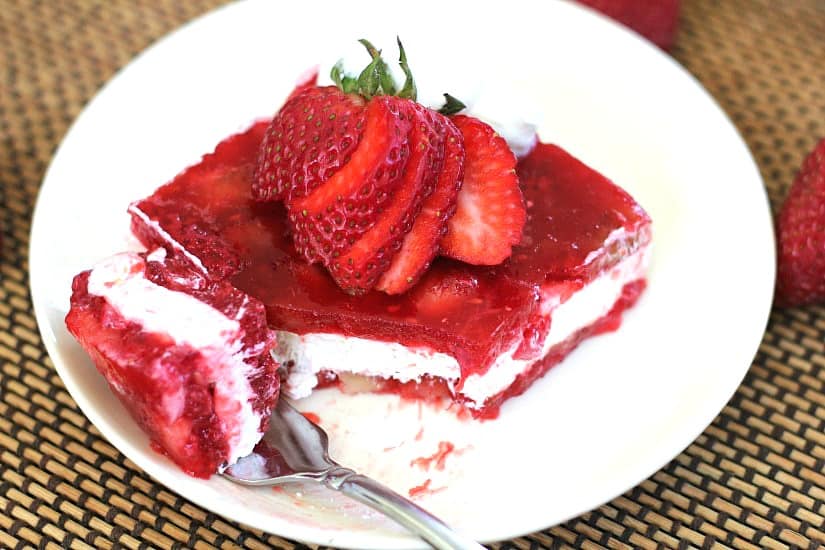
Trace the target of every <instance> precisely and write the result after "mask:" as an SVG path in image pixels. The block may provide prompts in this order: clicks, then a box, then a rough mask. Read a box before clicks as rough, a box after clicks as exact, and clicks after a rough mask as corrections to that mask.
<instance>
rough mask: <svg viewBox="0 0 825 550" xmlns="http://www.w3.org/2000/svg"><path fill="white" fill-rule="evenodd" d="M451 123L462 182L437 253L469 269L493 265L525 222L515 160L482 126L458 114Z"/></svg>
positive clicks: (508, 250) (506, 254)
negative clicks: (460, 151)
mask: <svg viewBox="0 0 825 550" xmlns="http://www.w3.org/2000/svg"><path fill="white" fill-rule="evenodd" d="M452 121H453V123H454V124H455V125H456V126H457V127H458V129H459V130H460V131H461V134H462V135H463V136H464V149H465V151H466V157H465V160H464V183H463V184H462V187H461V191H459V193H458V205H457V207H456V212H455V214H454V215H453V217H452V218H450V220H449V222H448V223H447V234H446V235H444V238H443V239H441V243H440V246H441V253H442V254H443V255H444V256H449V257H450V258H455V259H457V260H461V261H463V262H467V263H469V264H474V265H496V264H499V263H501V262H503V261H504V260H505V259H506V258H508V257H509V256H510V254H511V252H512V247H513V245H515V244H518V242H519V241H520V240H521V232H522V229H523V228H524V223H525V221H526V219H527V212H526V210H525V207H524V199H523V198H522V195H521V189H520V188H519V180H518V176H517V175H516V157H515V156H514V155H513V152H512V151H511V150H510V148H509V147H508V146H507V142H506V141H504V139H503V138H502V137H501V136H499V135H498V134H496V132H495V130H493V129H492V128H491V127H490V126H489V125H488V124H486V123H484V122H482V121H480V120H478V119H476V118H473V117H469V116H464V115H456V116H454V117H452Z"/></svg>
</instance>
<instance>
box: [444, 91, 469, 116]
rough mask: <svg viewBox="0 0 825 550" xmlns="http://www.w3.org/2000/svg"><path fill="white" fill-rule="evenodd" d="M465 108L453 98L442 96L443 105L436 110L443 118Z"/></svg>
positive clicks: (447, 95)
mask: <svg viewBox="0 0 825 550" xmlns="http://www.w3.org/2000/svg"><path fill="white" fill-rule="evenodd" d="M466 108H467V106H466V105H464V103H462V102H461V101H460V100H458V99H456V98H454V97H453V96H451V95H450V94H444V105H443V106H442V107H441V108H440V109H439V110H438V112H439V113H441V114H442V115H444V116H450V115H454V114H456V113H458V112H459V111H461V110H463V109H466Z"/></svg>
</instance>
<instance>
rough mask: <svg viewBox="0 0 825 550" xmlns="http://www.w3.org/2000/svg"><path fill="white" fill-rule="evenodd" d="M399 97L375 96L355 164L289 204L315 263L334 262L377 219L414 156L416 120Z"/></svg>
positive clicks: (300, 240) (302, 247)
mask: <svg viewBox="0 0 825 550" xmlns="http://www.w3.org/2000/svg"><path fill="white" fill-rule="evenodd" d="M398 102H399V100H398V99H396V98H392V97H388V96H386V97H380V98H374V99H373V100H371V101H370V103H369V105H368V106H367V109H366V123H365V126H364V136H363V138H362V140H361V143H360V144H359V145H358V148H357V149H356V150H355V152H354V153H353V154H352V156H351V158H350V160H349V162H347V163H346V164H344V165H343V166H342V167H341V168H340V169H339V170H338V171H337V172H335V173H334V174H333V175H332V177H330V178H329V179H328V180H327V181H326V182H325V183H324V185H322V186H320V187H318V188H316V189H315V190H314V191H313V192H312V193H310V194H309V195H307V196H306V197H303V198H298V199H295V200H293V201H292V202H290V203H289V205H288V206H289V221H290V226H291V227H292V230H293V234H294V238H295V247H296V248H297V250H298V251H299V252H300V253H301V254H302V255H303V256H304V257H305V258H306V259H307V260H308V261H309V262H310V263H314V262H320V263H322V264H323V265H325V266H330V265H331V264H332V262H333V261H334V260H335V258H338V257H339V256H341V255H342V254H343V253H344V252H345V251H346V250H348V249H349V248H350V247H351V246H352V245H353V244H354V243H355V242H356V241H357V240H358V239H359V238H360V237H361V236H362V235H363V234H364V233H365V232H367V231H368V230H369V229H370V228H371V227H372V226H373V225H374V224H375V222H376V219H377V217H378V215H379V213H380V212H381V211H382V210H383V209H384V208H385V206H386V205H387V203H388V202H389V200H390V198H391V196H392V194H393V192H394V190H395V189H396V188H397V186H398V183H399V182H400V181H401V176H402V174H403V173H404V167H405V165H406V164H407V160H408V159H409V157H410V152H409V151H410V146H409V143H408V142H407V135H408V134H409V132H410V126H411V118H410V116H409V114H408V113H407V112H406V110H405V111H403V112H402V111H401V110H399V107H398Z"/></svg>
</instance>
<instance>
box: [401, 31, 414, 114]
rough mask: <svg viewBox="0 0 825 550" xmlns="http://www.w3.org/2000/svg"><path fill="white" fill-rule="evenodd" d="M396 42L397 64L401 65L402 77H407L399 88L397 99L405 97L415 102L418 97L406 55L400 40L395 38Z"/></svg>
mask: <svg viewBox="0 0 825 550" xmlns="http://www.w3.org/2000/svg"><path fill="white" fill-rule="evenodd" d="M396 40H397V41H398V53H399V56H398V64H399V65H401V70H402V71H404V76H406V77H407V79H406V80H405V81H404V86H403V87H402V88H401V91H400V92H398V97H405V98H407V99H412V100H413V101H415V99H416V97H418V91H417V90H416V89H415V80H414V79H413V75H412V71H411V70H410V66H409V64H408V63H407V53H406V52H405V51H404V46H403V45H402V44H401V39H400V38H398V37H396Z"/></svg>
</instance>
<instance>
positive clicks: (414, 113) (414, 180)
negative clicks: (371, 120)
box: [324, 97, 444, 293]
mask: <svg viewBox="0 0 825 550" xmlns="http://www.w3.org/2000/svg"><path fill="white" fill-rule="evenodd" d="M382 99H386V101H387V102H389V103H391V104H394V106H395V108H396V110H397V111H398V112H399V113H402V114H403V115H404V116H405V118H407V119H408V120H411V121H412V124H411V129H410V132H409V136H408V142H409V149H410V156H409V161H408V162H407V164H406V166H405V168H404V171H403V174H402V176H401V181H400V182H399V184H398V186H397V187H396V189H395V190H394V191H393V192H392V195H391V197H390V200H389V202H388V203H387V206H386V208H385V209H383V210H382V211H380V213H379V216H378V218H377V220H376V221H375V223H374V225H372V227H371V228H370V229H369V231H367V232H366V233H364V234H363V235H362V236H361V237H360V238H359V239H358V240H357V241H356V242H355V243H354V244H353V245H352V246H351V247H350V248H349V249H348V250H347V251H346V253H344V254H342V255H341V256H340V257H339V258H337V259H335V260H334V261H333V262H332V264H330V265H329V266H328V267H329V270H330V273H331V274H332V277H333V278H334V279H335V282H336V283H338V286H340V287H341V288H343V289H344V290H346V291H348V292H351V293H360V292H364V291H366V290H369V289H371V288H372V287H373V286H374V285H375V283H376V282H377V280H378V277H379V276H381V274H382V273H384V271H386V270H387V268H388V267H389V265H390V262H391V261H392V259H393V257H394V256H395V255H396V253H397V252H398V250H399V249H400V248H401V243H402V242H403V240H404V237H405V236H406V235H407V233H409V231H410V229H411V228H412V224H413V221H414V220H415V219H416V216H417V215H418V213H419V211H420V210H421V205H422V204H423V202H424V200H425V199H426V198H427V197H428V196H430V195H431V194H432V192H433V190H434V188H435V184H436V181H437V179H438V174H439V173H440V172H441V168H442V165H443V161H444V140H443V135H442V133H441V132H440V128H439V126H438V124H437V123H436V122H435V120H436V119H435V118H434V117H432V116H430V115H429V112H428V110H427V109H426V108H425V107H421V106H420V105H418V104H417V103H414V102H412V101H410V100H406V99H398V98H392V97H387V98H382ZM373 101H376V100H373ZM353 158H354V157H353ZM344 169H346V167H345V168H344ZM326 187H327V186H324V188H326Z"/></svg>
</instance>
